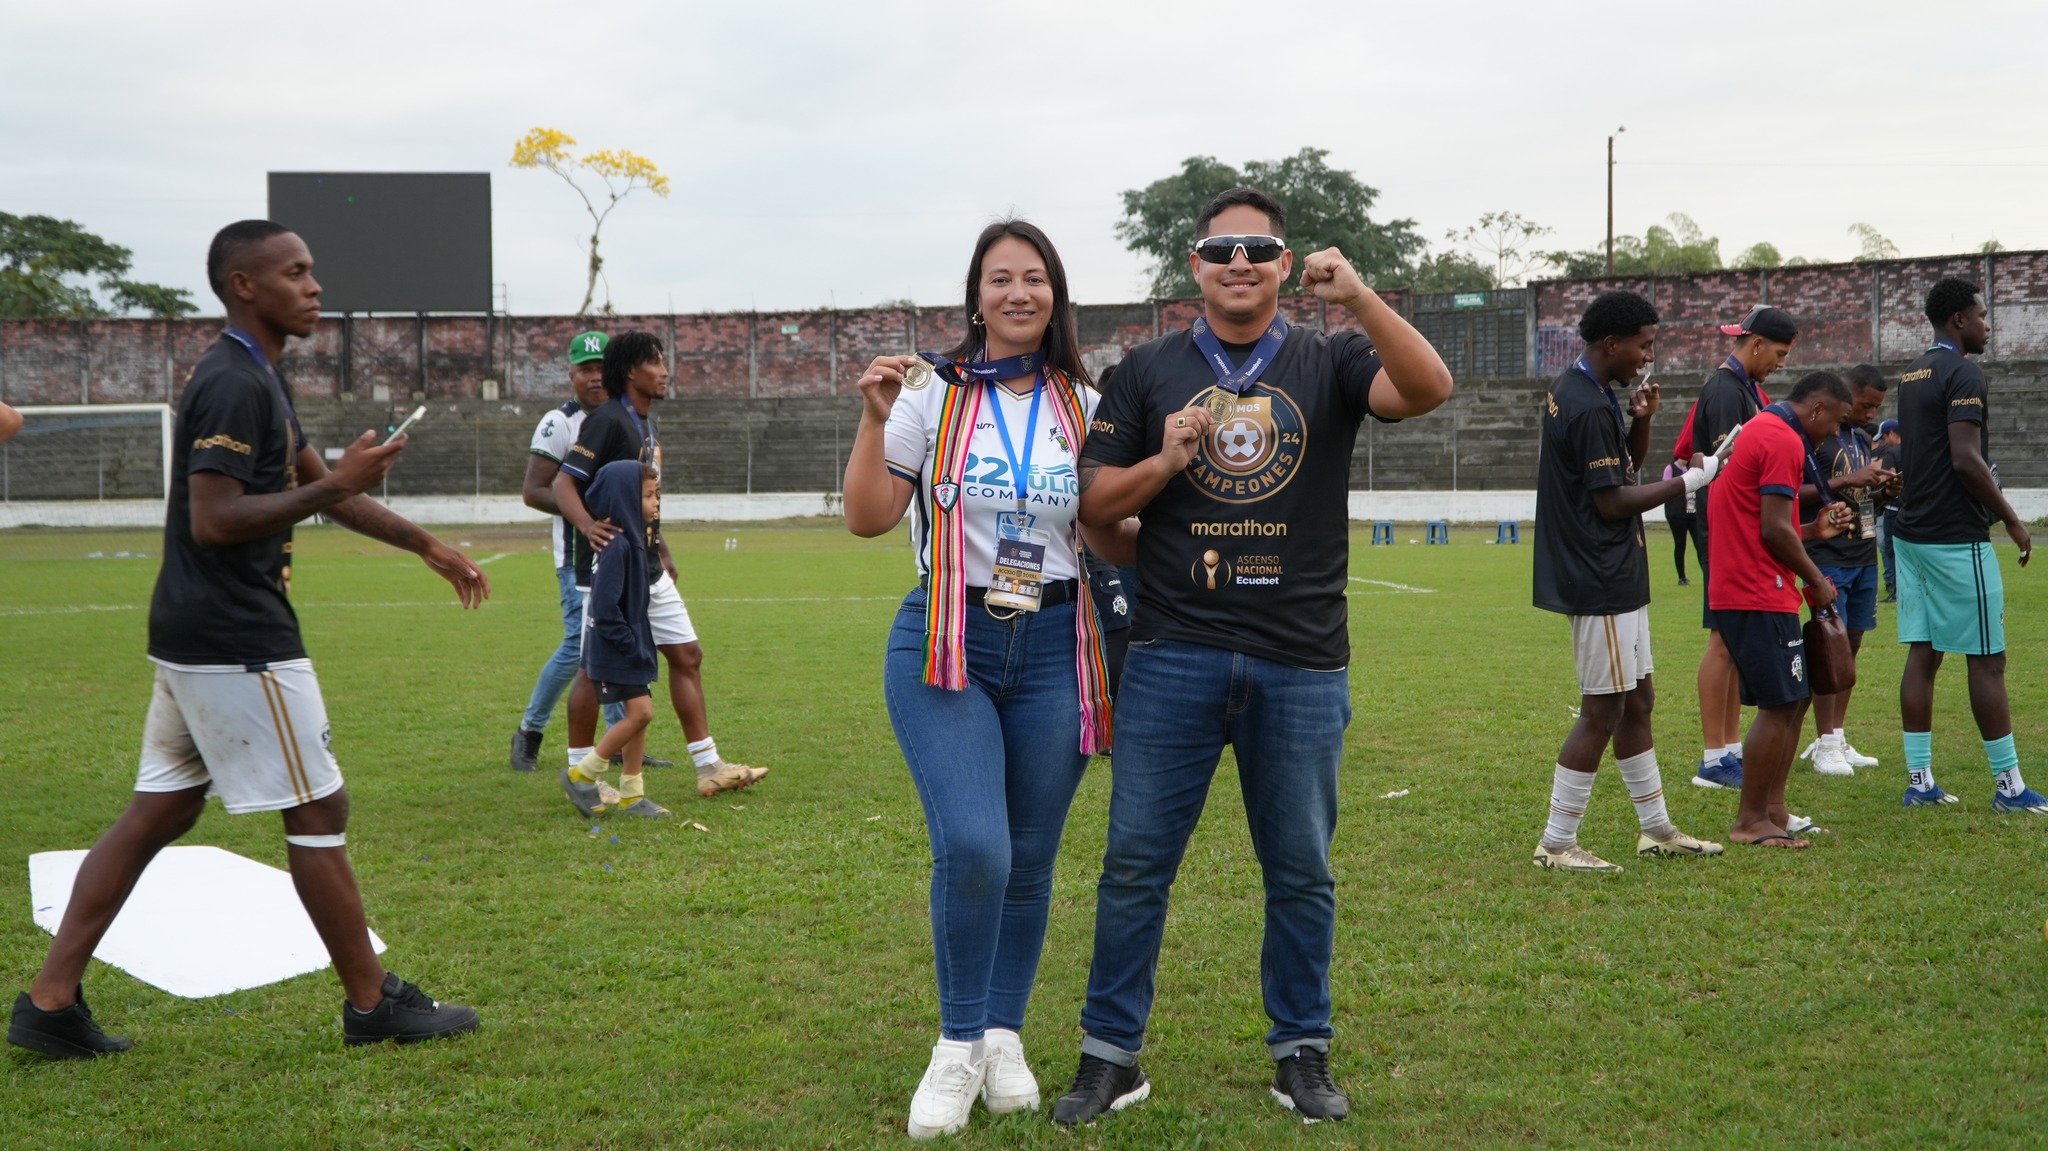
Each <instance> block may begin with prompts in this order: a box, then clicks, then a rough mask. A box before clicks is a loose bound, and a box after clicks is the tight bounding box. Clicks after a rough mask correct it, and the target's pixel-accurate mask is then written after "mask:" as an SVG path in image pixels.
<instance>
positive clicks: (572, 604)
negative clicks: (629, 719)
mask: <svg viewBox="0 0 2048 1151" xmlns="http://www.w3.org/2000/svg"><path fill="white" fill-rule="evenodd" d="M555 582H556V584H557V585H559V586H560V587H561V589H562V645H561V646H560V647H557V648H556V649H555V654H553V655H551V656H549V657H548V661H547V662H546V663H544V664H542V665H541V666H540V677H539V678H537V679H535V680H534V681H533V698H531V699H529V700H527V701H526V714H525V715H524V716H522V717H520V720H519V726H520V728H521V729H522V730H525V731H546V730H547V729H548V720H549V718H550V717H552V716H553V715H554V714H555V705H556V704H558V703H560V702H562V693H563V692H565V691H568V690H569V685H570V684H572V683H575V682H576V669H577V668H579V667H581V666H582V665H583V589H582V588H579V587H577V586H576V565H575V564H564V565H562V566H561V567H558V568H556V569H555ZM625 715H626V709H625V708H624V707H622V706H620V705H619V704H616V703H613V704H606V705H605V709H604V719H605V722H606V723H617V722H619V720H621V719H623V718H625Z"/></svg>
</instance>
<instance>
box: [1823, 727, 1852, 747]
mask: <svg viewBox="0 0 2048 1151" xmlns="http://www.w3.org/2000/svg"><path fill="white" fill-rule="evenodd" d="M1847 742H1848V740H1845V739H1843V738H1842V729H1841V728H1839V727H1838V728H1836V729H1835V730H1833V731H1831V732H1829V733H1827V734H1826V735H1824V736H1821V737H1820V745H1821V746H1822V747H1840V746H1842V745H1843V744H1844V743H1847Z"/></svg>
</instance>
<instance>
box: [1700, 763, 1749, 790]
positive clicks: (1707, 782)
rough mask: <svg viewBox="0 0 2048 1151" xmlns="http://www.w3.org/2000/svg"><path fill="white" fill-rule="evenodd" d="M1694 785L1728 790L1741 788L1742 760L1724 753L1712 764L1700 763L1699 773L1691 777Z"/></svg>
mask: <svg viewBox="0 0 2048 1151" xmlns="http://www.w3.org/2000/svg"><path fill="white" fill-rule="evenodd" d="M1692 785H1693V786H1694V787H1709V788H1711V787H1725V788H1727V789H1728V790H1730V791H1741V790H1742V761H1741V760H1739V759H1737V758H1735V757H1734V756H1732V755H1724V756H1722V757H1721V758H1720V759H1718V760H1715V761H1714V762H1713V763H1712V764H1701V765H1700V773H1699V774H1698V775H1695V776H1693V777H1692Z"/></svg>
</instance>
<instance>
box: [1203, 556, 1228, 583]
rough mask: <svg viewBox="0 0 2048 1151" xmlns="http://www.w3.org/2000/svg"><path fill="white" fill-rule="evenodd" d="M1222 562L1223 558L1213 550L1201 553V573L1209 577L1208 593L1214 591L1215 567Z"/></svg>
mask: <svg viewBox="0 0 2048 1151" xmlns="http://www.w3.org/2000/svg"><path fill="white" fill-rule="evenodd" d="M1222 562H1223V556H1222V555H1221V554H1220V553H1218V552H1217V551H1216V549H1215V548H1210V549H1209V550H1208V551H1205V552H1203V553H1202V571H1203V572H1204V573H1205V574H1207V575H1208V577H1209V590H1210V591H1215V590H1216V565H1218V564H1220V563H1222Z"/></svg>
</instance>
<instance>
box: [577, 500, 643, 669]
mask: <svg viewBox="0 0 2048 1151" xmlns="http://www.w3.org/2000/svg"><path fill="white" fill-rule="evenodd" d="M583 506H584V507H586V508H588V509H589V510H590V518H592V519H598V520H610V521H612V522H613V523H615V524H617V525H619V534H618V535H616V536H613V537H612V542H611V543H609V544H607V545H606V546H605V549H604V550H603V551H601V552H599V553H597V557H596V560H595V561H594V562H593V563H592V565H591V570H590V615H589V619H588V621H587V623H586V625H585V627H584V629H583V671H584V674H586V675H588V676H589V677H590V678H591V679H592V680H593V681H595V682H600V683H620V684H628V683H631V684H639V683H653V682H654V681H655V679H656V678H657V671H658V668H657V665H656V663H655V652H654V628H653V626H652V625H651V624H649V623H648V620H647V588H648V582H647V525H646V524H645V523H644V522H643V521H642V517H641V515H640V461H639V460H614V461H613V462H611V463H608V464H606V465H605V466H603V467H601V468H599V469H598V470H597V476H596V478H594V479H592V480H591V481H590V487H588V488H587V489H585V490H584V492H583Z"/></svg>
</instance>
